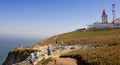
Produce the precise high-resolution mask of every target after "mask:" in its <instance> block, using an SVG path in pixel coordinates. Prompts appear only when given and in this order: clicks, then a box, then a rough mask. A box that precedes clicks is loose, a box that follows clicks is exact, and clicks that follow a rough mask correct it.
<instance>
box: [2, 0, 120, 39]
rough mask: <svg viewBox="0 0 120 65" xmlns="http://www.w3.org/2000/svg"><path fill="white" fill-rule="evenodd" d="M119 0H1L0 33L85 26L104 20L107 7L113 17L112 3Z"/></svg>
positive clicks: (47, 32)
mask: <svg viewBox="0 0 120 65" xmlns="http://www.w3.org/2000/svg"><path fill="white" fill-rule="evenodd" d="M113 3H115V4H116V13H117V14H116V17H117V18H120V0H0V35H13V36H26V37H27V36H28V37H45V36H52V35H56V34H60V33H65V32H69V31H74V30H76V29H79V28H83V27H85V26H86V25H88V24H92V23H93V22H95V21H101V14H102V10H103V9H106V11H107V14H108V18H109V19H108V20H109V21H112V11H111V8H112V7H111V5H112V4H113Z"/></svg>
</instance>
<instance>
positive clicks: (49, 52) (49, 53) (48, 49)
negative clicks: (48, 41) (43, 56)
mask: <svg viewBox="0 0 120 65" xmlns="http://www.w3.org/2000/svg"><path fill="white" fill-rule="evenodd" d="M47 51H48V56H49V55H51V51H50V47H49V46H48V48H47Z"/></svg>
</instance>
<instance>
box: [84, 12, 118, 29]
mask: <svg viewBox="0 0 120 65" xmlns="http://www.w3.org/2000/svg"><path fill="white" fill-rule="evenodd" d="M113 26H114V27H119V28H120V19H116V20H115V23H114V25H113V23H109V22H108V15H107V14H106V11H105V10H103V12H102V22H97V23H94V24H92V25H87V27H86V29H87V28H113Z"/></svg>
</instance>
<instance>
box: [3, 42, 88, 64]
mask: <svg viewBox="0 0 120 65" xmlns="http://www.w3.org/2000/svg"><path fill="white" fill-rule="evenodd" d="M48 46H49V47H50V49H51V54H52V55H51V56H52V57H54V56H56V54H57V55H59V56H60V55H61V54H63V53H67V52H70V51H73V50H76V49H81V48H86V47H87V46H86V45H85V46H83V45H57V44H55V43H52V44H49V45H45V46H35V47H34V48H32V49H27V48H24V49H18V50H14V51H12V52H9V54H8V57H7V58H6V61H5V62H4V63H3V65H30V63H29V54H30V53H31V52H33V51H34V53H35V52H36V51H38V50H39V51H40V55H41V56H40V57H39V58H37V59H35V61H34V64H35V65H36V64H37V63H38V62H39V61H41V60H42V59H47V58H49V56H48V55H47V47H48Z"/></svg>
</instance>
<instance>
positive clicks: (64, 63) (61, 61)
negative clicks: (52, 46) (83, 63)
mask: <svg viewBox="0 0 120 65" xmlns="http://www.w3.org/2000/svg"><path fill="white" fill-rule="evenodd" d="M47 65H77V63H76V60H75V59H72V58H54V60H52V61H50V62H48V64H47Z"/></svg>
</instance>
